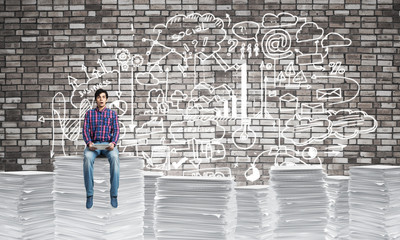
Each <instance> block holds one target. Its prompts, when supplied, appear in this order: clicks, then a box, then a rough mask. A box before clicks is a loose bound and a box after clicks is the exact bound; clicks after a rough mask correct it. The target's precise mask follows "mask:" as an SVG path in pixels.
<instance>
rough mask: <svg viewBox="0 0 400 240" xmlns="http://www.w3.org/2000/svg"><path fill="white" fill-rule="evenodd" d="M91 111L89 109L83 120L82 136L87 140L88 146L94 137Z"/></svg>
mask: <svg viewBox="0 0 400 240" xmlns="http://www.w3.org/2000/svg"><path fill="white" fill-rule="evenodd" d="M89 120H90V113H89V111H87V112H86V114H85V120H84V122H83V129H82V136H83V141H85V143H86V145H87V146H90V145H91V143H93V142H92V138H91V137H90V122H89Z"/></svg>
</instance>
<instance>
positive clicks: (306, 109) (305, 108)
mask: <svg viewBox="0 0 400 240" xmlns="http://www.w3.org/2000/svg"><path fill="white" fill-rule="evenodd" d="M324 112H325V110H324V104H323V103H302V104H301V115H305V114H320V113H324Z"/></svg>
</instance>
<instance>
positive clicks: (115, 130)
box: [111, 112, 119, 146]
mask: <svg viewBox="0 0 400 240" xmlns="http://www.w3.org/2000/svg"><path fill="white" fill-rule="evenodd" d="M113 115H114V118H113V119H114V122H113V128H112V140H111V142H112V143H114V145H115V146H116V145H117V142H118V139H119V122H118V115H117V114H116V113H115V112H113Z"/></svg>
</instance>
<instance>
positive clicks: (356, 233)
mask: <svg viewBox="0 0 400 240" xmlns="http://www.w3.org/2000/svg"><path fill="white" fill-rule="evenodd" d="M349 191H350V198H349V202H350V238H351V239H355V240H357V239H360V240H361V239H362V240H365V239H368V240H370V239H376V240H378V239H379V240H383V239H400V166H384V165H369V166H360V167H351V168H350V184H349Z"/></svg>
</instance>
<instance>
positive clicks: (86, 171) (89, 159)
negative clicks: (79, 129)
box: [83, 142, 119, 196]
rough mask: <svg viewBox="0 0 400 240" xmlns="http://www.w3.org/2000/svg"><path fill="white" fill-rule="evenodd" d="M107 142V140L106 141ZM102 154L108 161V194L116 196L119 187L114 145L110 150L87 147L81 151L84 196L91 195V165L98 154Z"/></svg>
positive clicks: (116, 154) (117, 158)
mask: <svg viewBox="0 0 400 240" xmlns="http://www.w3.org/2000/svg"><path fill="white" fill-rule="evenodd" d="M96 143H97V142H96ZM106 144H107V142H106ZM100 154H101V155H104V156H106V157H107V158H108V162H109V163H110V184H111V189H110V195H111V196H118V187H119V151H118V149H117V147H114V149H113V150H112V151H108V150H95V151H91V150H89V148H88V147H86V148H85V151H84V153H83V155H84V157H83V177H84V179H85V188H86V196H93V185H94V182H93V165H94V160H95V159H96V157H97V156H99V155H100Z"/></svg>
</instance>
